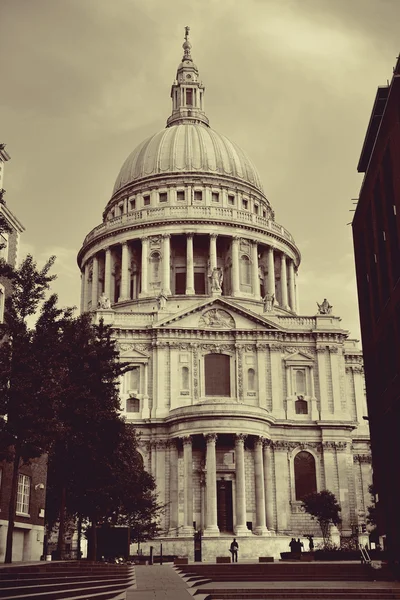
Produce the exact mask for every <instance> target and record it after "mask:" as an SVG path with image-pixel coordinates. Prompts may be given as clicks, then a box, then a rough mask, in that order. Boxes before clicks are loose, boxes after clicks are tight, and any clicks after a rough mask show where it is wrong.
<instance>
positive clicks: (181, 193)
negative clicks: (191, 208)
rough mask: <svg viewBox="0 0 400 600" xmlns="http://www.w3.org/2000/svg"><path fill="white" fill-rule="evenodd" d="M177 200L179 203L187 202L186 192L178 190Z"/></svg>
mask: <svg viewBox="0 0 400 600" xmlns="http://www.w3.org/2000/svg"><path fill="white" fill-rule="evenodd" d="M176 199H177V200H178V202H185V191H184V190H178V191H177V192H176Z"/></svg>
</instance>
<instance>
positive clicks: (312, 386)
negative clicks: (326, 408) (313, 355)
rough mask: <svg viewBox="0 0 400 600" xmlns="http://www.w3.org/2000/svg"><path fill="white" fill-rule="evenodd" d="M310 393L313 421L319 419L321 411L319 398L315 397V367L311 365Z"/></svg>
mask: <svg viewBox="0 0 400 600" xmlns="http://www.w3.org/2000/svg"><path fill="white" fill-rule="evenodd" d="M309 375H310V394H311V421H319V418H320V416H319V412H318V405H317V399H316V397H315V384H314V367H313V366H312V365H311V367H310V371H309Z"/></svg>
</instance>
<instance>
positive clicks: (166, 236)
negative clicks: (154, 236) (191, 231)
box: [161, 233, 171, 239]
mask: <svg viewBox="0 0 400 600" xmlns="http://www.w3.org/2000/svg"><path fill="white" fill-rule="evenodd" d="M161 237H162V238H163V239H166V238H170V237H171V234H170V233H162V234H161Z"/></svg>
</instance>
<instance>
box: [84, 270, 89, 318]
mask: <svg viewBox="0 0 400 600" xmlns="http://www.w3.org/2000/svg"><path fill="white" fill-rule="evenodd" d="M84 282H85V283H84V290H85V291H84V299H83V306H84V310H85V311H87V310H89V262H87V263H86V264H85V270H84Z"/></svg>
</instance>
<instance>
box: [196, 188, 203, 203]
mask: <svg viewBox="0 0 400 600" xmlns="http://www.w3.org/2000/svg"><path fill="white" fill-rule="evenodd" d="M194 199H195V200H196V201H197V202H201V201H202V200H203V192H200V191H197V190H195V192H194Z"/></svg>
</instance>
